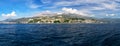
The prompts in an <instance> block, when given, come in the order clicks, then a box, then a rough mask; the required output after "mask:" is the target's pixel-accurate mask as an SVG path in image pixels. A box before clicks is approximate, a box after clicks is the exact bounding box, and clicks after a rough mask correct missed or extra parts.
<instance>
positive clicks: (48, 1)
mask: <svg viewBox="0 0 120 46" xmlns="http://www.w3.org/2000/svg"><path fill="white" fill-rule="evenodd" d="M41 2H42V3H51V0H41Z"/></svg>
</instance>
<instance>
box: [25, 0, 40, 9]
mask: <svg viewBox="0 0 120 46" xmlns="http://www.w3.org/2000/svg"><path fill="white" fill-rule="evenodd" d="M26 5H27V6H28V7H29V8H32V9H36V8H39V7H41V6H42V5H38V4H35V3H34V0H28V1H27V3H26Z"/></svg>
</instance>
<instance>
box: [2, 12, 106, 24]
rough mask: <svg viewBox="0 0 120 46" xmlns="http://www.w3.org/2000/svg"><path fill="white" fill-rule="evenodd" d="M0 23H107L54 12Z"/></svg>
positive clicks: (91, 18)
mask: <svg viewBox="0 0 120 46" xmlns="http://www.w3.org/2000/svg"><path fill="white" fill-rule="evenodd" d="M1 23H8V24H9V23H10V24H19V23H21V24H56V23H57V24H59V23H68V24H69V23H107V22H106V21H103V20H100V19H97V18H93V17H86V16H81V15H77V14H60V15H57V14H54V15H52V16H49V15H48V16H34V17H28V18H18V19H6V20H4V22H1Z"/></svg>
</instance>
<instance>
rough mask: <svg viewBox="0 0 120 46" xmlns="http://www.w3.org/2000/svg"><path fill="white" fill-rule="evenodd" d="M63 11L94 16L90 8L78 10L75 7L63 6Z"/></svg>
mask: <svg viewBox="0 0 120 46" xmlns="http://www.w3.org/2000/svg"><path fill="white" fill-rule="evenodd" d="M62 11H63V12H65V13H71V14H79V15H82V16H93V15H92V14H90V11H89V10H86V9H82V10H77V9H73V8H65V7H64V8H62Z"/></svg>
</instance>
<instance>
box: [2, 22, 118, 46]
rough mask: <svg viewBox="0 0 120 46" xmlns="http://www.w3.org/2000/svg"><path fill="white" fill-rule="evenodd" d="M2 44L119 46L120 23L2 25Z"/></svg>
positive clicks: (29, 45) (7, 45)
mask: <svg viewBox="0 0 120 46" xmlns="http://www.w3.org/2000/svg"><path fill="white" fill-rule="evenodd" d="M0 46H120V24H0Z"/></svg>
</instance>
